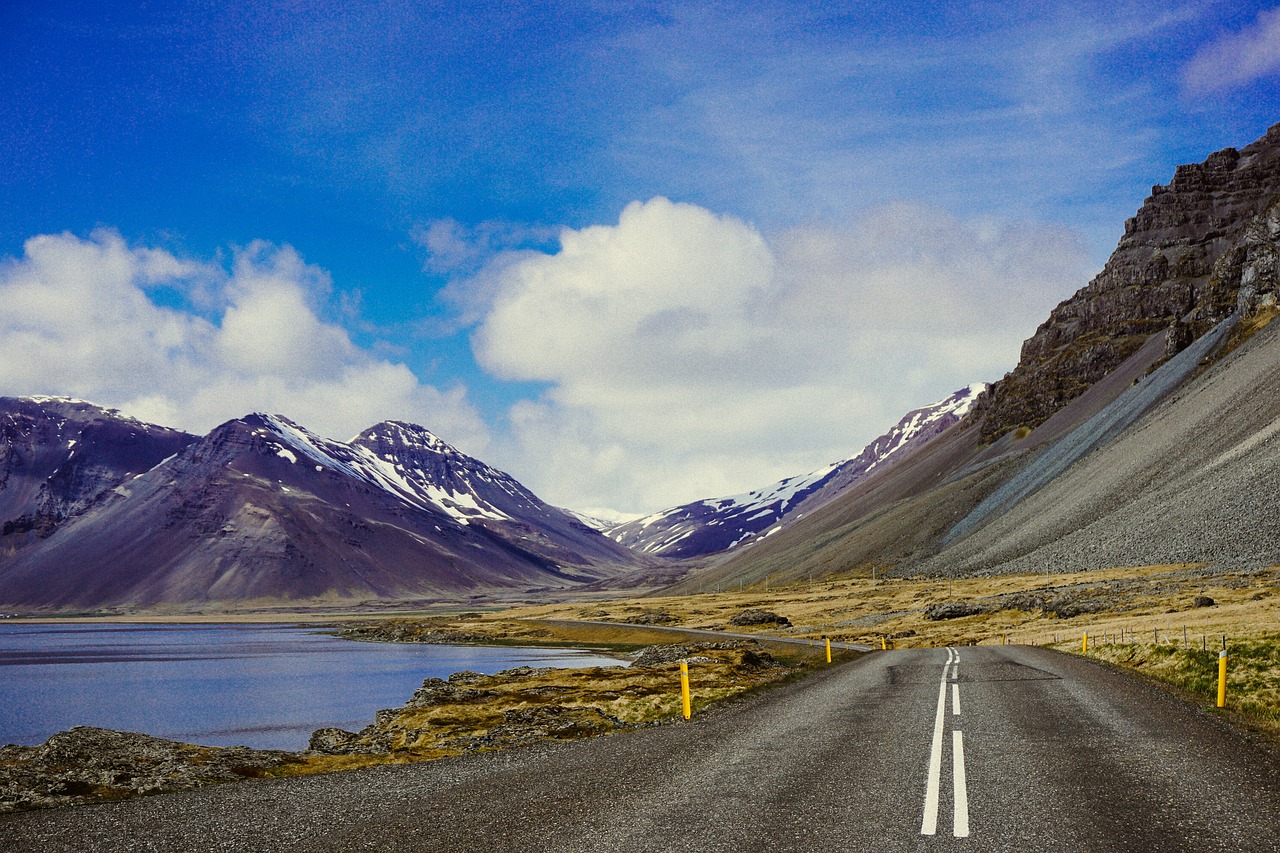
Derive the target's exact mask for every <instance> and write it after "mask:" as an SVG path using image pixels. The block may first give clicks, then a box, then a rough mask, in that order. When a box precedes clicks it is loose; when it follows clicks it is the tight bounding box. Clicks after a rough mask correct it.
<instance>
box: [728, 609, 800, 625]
mask: <svg viewBox="0 0 1280 853" xmlns="http://www.w3.org/2000/svg"><path fill="white" fill-rule="evenodd" d="M729 624H730V625H739V626H743V625H778V626H781V627H787V628H789V627H791V620H790V619H788V618H787V617H785V616H779V615H778V614H777V613H774V612H773V611H772V610H754V609H752V610H744V611H742V612H741V613H739V614H738V615H737V616H734V617H733V618H732V619H730V620H729Z"/></svg>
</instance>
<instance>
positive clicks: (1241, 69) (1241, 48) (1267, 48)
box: [1182, 9, 1280, 98]
mask: <svg viewBox="0 0 1280 853" xmlns="http://www.w3.org/2000/svg"><path fill="white" fill-rule="evenodd" d="M1277 74H1280V9H1272V10H1270V11H1267V12H1261V13H1259V14H1258V17H1257V19H1256V20H1255V21H1254V22H1253V23H1252V24H1251V25H1249V26H1247V27H1245V28H1244V29H1242V30H1240V31H1239V32H1233V33H1227V34H1225V35H1222V36H1219V37H1218V38H1216V39H1214V40H1213V41H1211V42H1209V43H1208V44H1206V45H1204V46H1203V47H1201V48H1200V49H1199V50H1197V51H1196V53H1195V55H1194V56H1193V57H1191V60H1190V61H1189V62H1188V63H1187V64H1186V67H1185V68H1183V70H1182V85H1183V91H1184V93H1185V94H1186V95H1188V96H1190V97H1192V98H1201V97H1205V96H1207V95H1213V94H1216V93H1218V92H1224V91H1227V90H1230V89H1237V88H1240V87H1242V86H1247V85H1248V84H1250V83H1253V82H1254V81H1256V80H1261V79H1263V78H1266V77H1272V76H1275V75H1277Z"/></svg>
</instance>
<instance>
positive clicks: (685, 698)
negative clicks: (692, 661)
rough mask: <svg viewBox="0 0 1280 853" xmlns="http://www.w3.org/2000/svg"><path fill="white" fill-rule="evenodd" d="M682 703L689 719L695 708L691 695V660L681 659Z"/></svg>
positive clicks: (685, 714) (686, 717) (685, 716)
mask: <svg viewBox="0 0 1280 853" xmlns="http://www.w3.org/2000/svg"><path fill="white" fill-rule="evenodd" d="M680 704H681V710H682V711H683V712H684V718H685V719H686V720H687V719H689V718H690V717H692V716H693V708H692V704H691V701H690V696H689V662H688V661H687V660H681V661H680Z"/></svg>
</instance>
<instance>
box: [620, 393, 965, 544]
mask: <svg viewBox="0 0 1280 853" xmlns="http://www.w3.org/2000/svg"><path fill="white" fill-rule="evenodd" d="M986 389H987V386H986V385H984V384H976V385H970V386H969V387H967V388H962V389H960V390H959V391H956V392H955V393H954V394H951V395H950V396H948V397H947V398H946V399H943V400H939V401H938V402H937V403H934V404H933V405H930V406H924V407H922V408H919V409H914V410H912V411H910V412H908V413H907V414H906V415H905V416H903V418H902V419H901V420H900V421H898V423H897V424H896V425H895V426H894V427H893V428H892V429H891V430H889V431H888V432H886V433H885V434H884V435H882V436H880V437H879V438H877V439H876V440H875V441H873V442H871V443H870V444H868V445H867V446H866V447H865V448H863V450H862V452H861V453H859V454H858V455H857V456H854V457H853V458H851V459H846V460H844V461H842V462H836V463H833V464H831V465H828V466H827V467H825V468H822V469H820V470H817V471H814V472H812V473H810V474H805V475H803V476H797V477H789V478H787V479H785V480H780V481H779V482H777V483H774V484H773V485H772V486H768V487H766V488H763V489H757V490H755V491H752V492H748V493H746V494H742V495H733V496H731V497H726V498H711V499H707V500H701V501H695V502H693V503H689V504H684V505H683V506H678V507H673V508H671V509H667V510H663V511H661V512H657V513H654V514H653V515H648V516H645V517H643V518H640V519H637V520H635V521H630V522H627V523H625V524H621V525H618V526H616V527H613V528H610V529H609V530H608V533H609V536H610V537H612V538H613V539H615V540H616V541H618V542H620V543H621V544H623V545H626V546H627V547H628V548H632V549H634V550H636V551H639V552H641V553H644V554H653V555H658V556H662V557H696V556H701V555H705V554H713V553H717V552H720V551H728V550H729V549H731V548H734V547H737V546H739V545H743V544H748V543H751V542H754V541H757V540H758V539H761V538H763V537H765V536H771V535H773V534H774V533H777V532H778V531H779V530H781V529H782V528H784V527H785V526H786V525H787V524H789V523H790V522H791V521H793V520H796V519H799V518H802V517H803V516H804V515H805V514H806V513H809V512H813V511H814V510H816V509H818V508H819V507H821V506H823V505H824V504H826V503H828V502H830V501H831V500H834V499H835V498H836V497H837V496H839V495H840V494H841V493H843V492H844V491H846V490H847V489H848V488H849V487H851V486H852V485H854V484H855V483H857V482H859V481H860V480H862V479H863V478H864V477H866V476H868V475H869V474H871V473H872V472H873V471H877V470H883V469H885V468H887V467H889V466H890V465H892V464H894V463H896V462H898V461H899V460H901V459H904V458H906V457H907V456H910V455H911V454H912V453H913V452H915V451H916V450H918V449H919V448H920V447H922V446H924V445H925V444H926V443H927V442H929V441H931V440H933V439H934V438H936V437H937V436H938V435H940V434H941V433H942V432H944V431H945V430H947V429H948V428H950V427H951V426H953V425H955V424H957V423H959V422H960V420H961V419H963V418H964V416H965V415H966V414H968V412H969V410H970V409H971V408H972V407H973V405H974V403H975V402H976V401H977V399H978V398H979V397H980V396H981V395H982V393H983V392H984V391H986Z"/></svg>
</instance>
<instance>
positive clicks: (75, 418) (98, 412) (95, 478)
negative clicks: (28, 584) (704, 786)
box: [0, 397, 196, 555]
mask: <svg viewBox="0 0 1280 853" xmlns="http://www.w3.org/2000/svg"><path fill="white" fill-rule="evenodd" d="M195 440H196V437H195V436H193V435H188V434H187V433H185V432H179V431H177V430H172V429H168V428H166V427H161V426H156V425H155V424H148V423H143V422H142V421H139V420H135V419H134V418H130V417H126V416H125V415H122V414H120V412H118V411H117V410H115V409H104V408H102V407H100V406H95V405H93V404H92V403H86V402H84V401H83V400H72V399H70V398H65V397H0V555H4V554H12V553H14V552H15V551H17V550H18V549H19V548H22V547H25V546H28V545H31V544H32V543H34V542H38V541H40V540H42V539H46V538H48V537H49V536H51V535H53V533H54V532H55V531H57V530H58V528H59V527H60V526H61V525H62V524H63V523H64V522H66V521H67V519H68V518H71V517H73V516H76V515H78V514H80V513H82V512H84V511H85V510H86V509H88V508H89V507H90V506H91V505H92V504H93V503H94V502H95V501H96V500H97V499H98V498H100V497H101V496H102V495H103V494H105V493H106V492H108V491H110V490H111V489H113V488H115V487H116V486H118V485H120V484H121V483H123V482H125V481H126V480H129V479H131V478H132V477H134V476H136V475H138V474H141V473H143V472H144V471H149V470H150V469H151V468H154V467H155V466H156V465H157V464H159V463H160V462H161V461H162V460H163V459H166V458H167V457H169V456H173V455H174V454H176V453H178V452H179V451H181V450H182V449H183V448H185V447H186V446H187V445H189V444H190V443H191V442H193V441H195Z"/></svg>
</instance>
